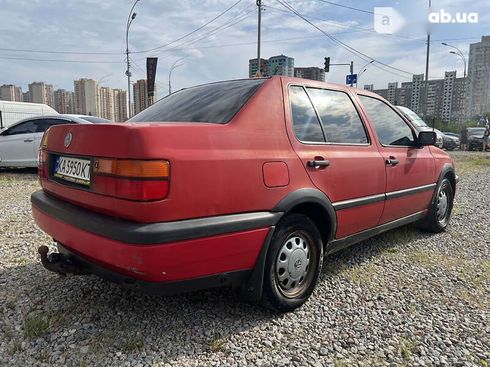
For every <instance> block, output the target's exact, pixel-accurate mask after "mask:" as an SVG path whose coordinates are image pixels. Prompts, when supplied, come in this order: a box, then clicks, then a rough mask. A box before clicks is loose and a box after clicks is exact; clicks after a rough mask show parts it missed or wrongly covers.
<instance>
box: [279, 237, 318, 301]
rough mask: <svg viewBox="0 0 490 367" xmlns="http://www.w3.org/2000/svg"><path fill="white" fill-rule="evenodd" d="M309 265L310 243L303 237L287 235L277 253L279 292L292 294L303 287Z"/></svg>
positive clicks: (286, 294)
mask: <svg viewBox="0 0 490 367" xmlns="http://www.w3.org/2000/svg"><path fill="white" fill-rule="evenodd" d="M309 265H310V245H309V243H308V241H307V240H305V239H304V238H303V237H301V236H299V235H297V234H295V235H292V236H291V237H289V238H288V239H287V240H286V241H285V242H284V244H283V245H282V247H281V249H280V250H279V254H278V255H277V260H276V276H277V282H278V285H279V288H280V290H281V292H282V293H283V294H284V295H285V296H293V295H295V294H296V293H298V292H299V291H301V289H302V288H303V285H304V283H305V280H306V278H307V274H308V269H309Z"/></svg>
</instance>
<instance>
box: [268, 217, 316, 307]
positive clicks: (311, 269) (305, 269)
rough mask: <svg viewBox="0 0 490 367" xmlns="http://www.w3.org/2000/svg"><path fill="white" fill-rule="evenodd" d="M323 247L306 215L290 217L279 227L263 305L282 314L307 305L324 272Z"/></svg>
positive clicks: (270, 254) (269, 265)
mask: <svg viewBox="0 0 490 367" xmlns="http://www.w3.org/2000/svg"><path fill="white" fill-rule="evenodd" d="M322 262H323V243H322V239H321V235H320V232H319V231H318V229H317V227H316V226H315V224H314V223H313V222H312V221H311V220H310V219H309V218H308V217H307V216H305V215H303V214H296V213H294V214H288V215H286V216H285V217H284V218H282V219H281V220H280V221H279V223H278V224H277V226H276V230H275V233H274V236H273V238H272V241H271V244H270V247H269V251H268V253H267V258H266V264H265V274H264V292H263V295H262V304H263V305H264V306H265V307H267V308H270V309H273V310H275V311H280V312H288V311H292V310H294V309H296V308H298V307H300V306H301V305H303V303H305V302H306V300H307V299H308V298H309V297H310V295H311V293H312V292H313V290H314V288H315V285H316V283H317V281H318V277H319V275H320V272H321V267H322Z"/></svg>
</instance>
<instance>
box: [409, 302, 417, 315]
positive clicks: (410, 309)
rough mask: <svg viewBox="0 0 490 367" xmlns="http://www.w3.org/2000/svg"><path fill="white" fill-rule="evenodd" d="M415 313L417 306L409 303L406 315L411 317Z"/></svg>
mask: <svg viewBox="0 0 490 367" xmlns="http://www.w3.org/2000/svg"><path fill="white" fill-rule="evenodd" d="M415 312H417V306H415V304H414V303H410V304H409V305H408V314H409V315H413V314H415Z"/></svg>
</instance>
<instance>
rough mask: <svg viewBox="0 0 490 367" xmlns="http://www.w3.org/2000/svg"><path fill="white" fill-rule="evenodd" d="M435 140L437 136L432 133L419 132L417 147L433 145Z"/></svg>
mask: <svg viewBox="0 0 490 367" xmlns="http://www.w3.org/2000/svg"><path fill="white" fill-rule="evenodd" d="M436 140H437V134H436V133H435V132H434V131H421V132H419V135H418V136H417V141H416V143H417V145H418V146H419V147H424V146H426V145H434V144H435V143H436Z"/></svg>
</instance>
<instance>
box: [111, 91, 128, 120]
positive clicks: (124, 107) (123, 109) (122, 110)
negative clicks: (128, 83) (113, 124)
mask: <svg viewBox="0 0 490 367" xmlns="http://www.w3.org/2000/svg"><path fill="white" fill-rule="evenodd" d="M112 91H113V94H114V121H117V122H123V121H126V120H127V119H128V96H127V93H126V91H125V90H123V89H113V90H112Z"/></svg>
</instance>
